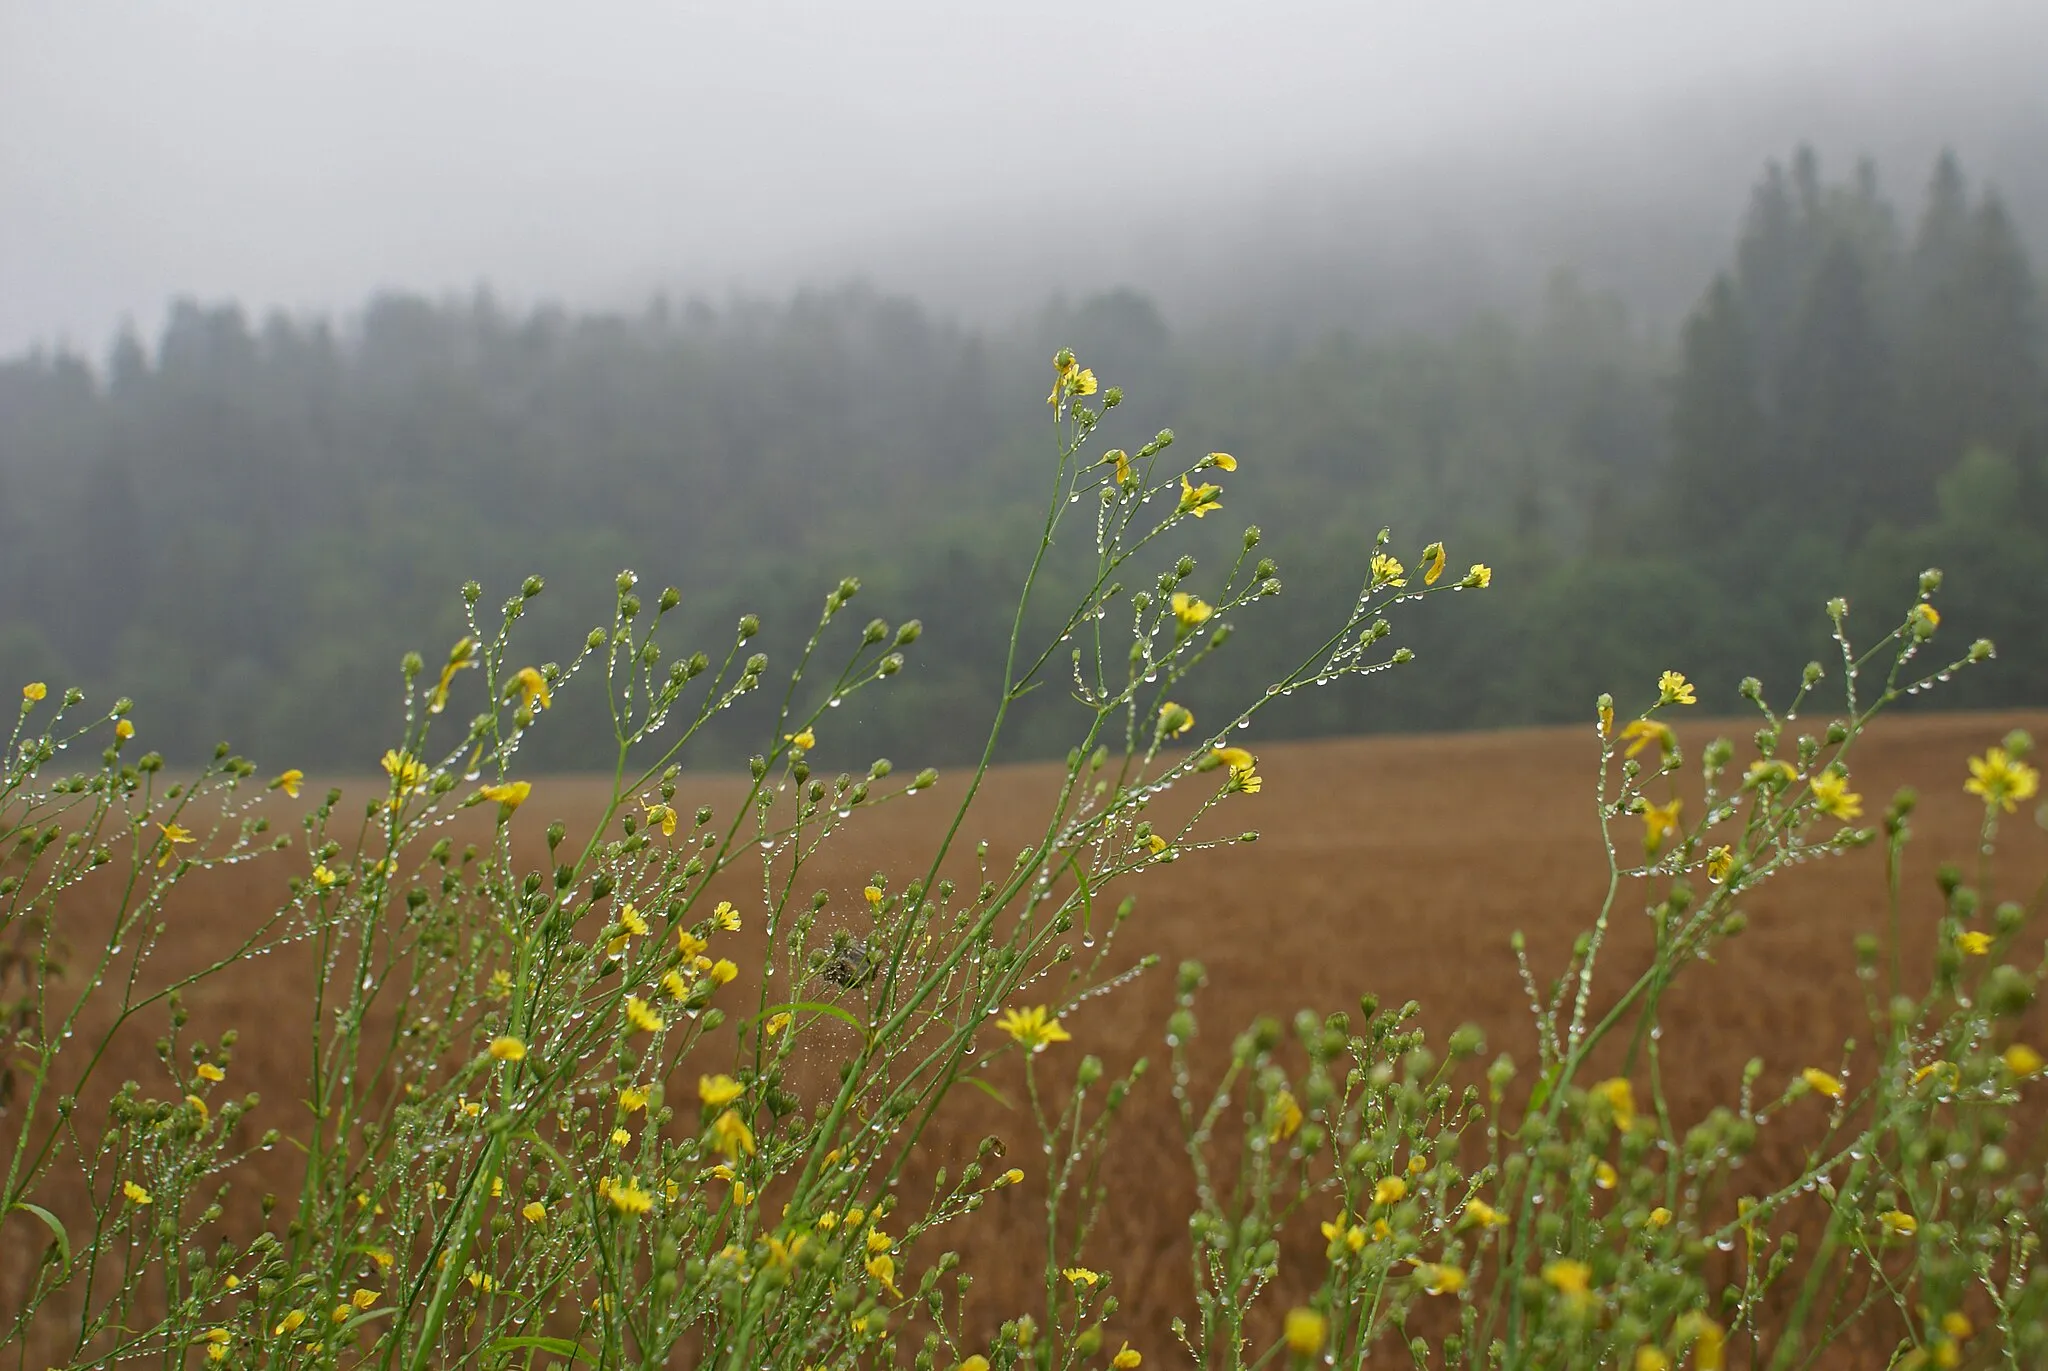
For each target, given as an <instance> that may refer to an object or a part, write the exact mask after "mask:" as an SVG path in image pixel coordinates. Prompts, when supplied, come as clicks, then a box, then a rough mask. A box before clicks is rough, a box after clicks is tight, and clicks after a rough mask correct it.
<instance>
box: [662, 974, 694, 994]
mask: <svg viewBox="0 0 2048 1371" xmlns="http://www.w3.org/2000/svg"><path fill="white" fill-rule="evenodd" d="M661 988H662V989H663V990H666V991H667V992H668V993H669V996H670V998H672V999H676V1000H686V999H688V998H689V996H690V983H689V982H688V981H686V980H684V979H683V973H682V972H680V971H670V972H667V973H665V974H664V975H663V976H662V978H661Z"/></svg>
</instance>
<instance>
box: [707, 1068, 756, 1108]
mask: <svg viewBox="0 0 2048 1371" xmlns="http://www.w3.org/2000/svg"><path fill="white" fill-rule="evenodd" d="M746 1093H747V1088H746V1087H745V1086H743V1085H741V1084H740V1083H739V1082H738V1081H736V1080H734V1079H733V1078H732V1077H730V1076H726V1075H717V1076H699V1077H698V1078H697V1098H698V1099H700V1100H702V1101H703V1102H704V1103H705V1104H707V1105H709V1106H710V1107H711V1108H713V1109H723V1108H724V1107H725V1106H726V1105H729V1104H731V1103H732V1102H733V1101H734V1100H736V1099H738V1098H739V1097H740V1096H742V1095H744V1094H746Z"/></svg>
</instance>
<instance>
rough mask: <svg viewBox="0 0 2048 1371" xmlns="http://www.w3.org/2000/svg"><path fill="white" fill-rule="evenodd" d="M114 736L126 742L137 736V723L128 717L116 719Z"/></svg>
mask: <svg viewBox="0 0 2048 1371" xmlns="http://www.w3.org/2000/svg"><path fill="white" fill-rule="evenodd" d="M114 736H115V737H116V738H119V739H121V740H122V741H124V742H125V741H127V740H128V739H130V738H133V737H134V736H135V724H134V723H133V721H131V720H128V719H116V720H115V721H114Z"/></svg>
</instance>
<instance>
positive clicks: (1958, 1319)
mask: <svg viewBox="0 0 2048 1371" xmlns="http://www.w3.org/2000/svg"><path fill="white" fill-rule="evenodd" d="M1941 1331H1942V1332H1944V1333H1946V1334H1948V1335H1949V1336H1950V1337H1952V1338H1955V1339H1957V1340H1958V1341H1960V1340H1961V1339H1963V1338H1967V1337H1969V1336H1970V1335H1971V1334H1972V1333H1974V1332H1976V1331H1977V1325H1975V1324H1973V1323H1971V1322H1970V1316H1969V1315H1968V1314H1965V1313H1964V1312H1963V1311H1962V1310H1960V1309H1951V1310H1949V1311H1948V1313H1946V1314H1943V1315H1942V1316H1941Z"/></svg>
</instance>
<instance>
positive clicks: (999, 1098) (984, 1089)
mask: <svg viewBox="0 0 2048 1371" xmlns="http://www.w3.org/2000/svg"><path fill="white" fill-rule="evenodd" d="M959 1080H960V1084H962V1085H971V1086H973V1087H974V1088H975V1089H976V1090H979V1091H980V1092H981V1093H982V1094H984V1095H986V1096H988V1097H989V1098H990V1099H992V1100H994V1101H995V1102H996V1103H997V1104H999V1105H1001V1106H1002V1107H1003V1108H1005V1109H1015V1108H1016V1107H1017V1106H1016V1105H1015V1104H1014V1103H1012V1102H1011V1100H1010V1097H1009V1096H1008V1095H1005V1094H1004V1093H1003V1092H1002V1091H1000V1090H998V1089H996V1088H995V1087H994V1086H992V1085H990V1084H989V1083H988V1082H987V1081H985V1080H983V1079H982V1078H981V1077H979V1076H962V1077H960V1078H959Z"/></svg>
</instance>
